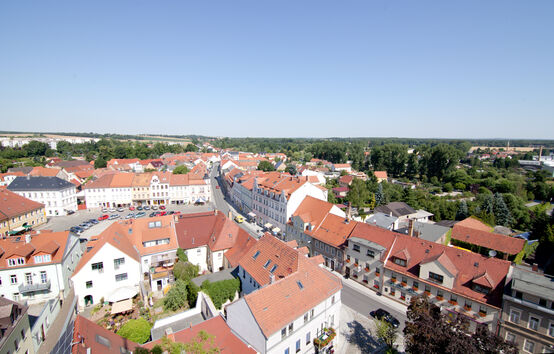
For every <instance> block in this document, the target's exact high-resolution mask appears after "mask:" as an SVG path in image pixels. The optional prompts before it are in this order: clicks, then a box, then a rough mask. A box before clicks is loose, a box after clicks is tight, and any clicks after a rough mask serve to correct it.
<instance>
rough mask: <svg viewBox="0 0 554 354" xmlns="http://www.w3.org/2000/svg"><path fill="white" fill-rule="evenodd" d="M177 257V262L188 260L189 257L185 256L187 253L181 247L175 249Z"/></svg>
mask: <svg viewBox="0 0 554 354" xmlns="http://www.w3.org/2000/svg"><path fill="white" fill-rule="evenodd" d="M177 258H179V262H188V261H189V258H188V257H187V253H186V252H185V250H183V249H182V248H178V249H177Z"/></svg>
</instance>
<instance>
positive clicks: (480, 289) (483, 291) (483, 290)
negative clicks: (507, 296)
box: [473, 284, 491, 294]
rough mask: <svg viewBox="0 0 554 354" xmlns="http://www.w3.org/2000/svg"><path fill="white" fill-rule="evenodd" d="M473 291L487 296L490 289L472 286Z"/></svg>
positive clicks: (476, 285)
mask: <svg viewBox="0 0 554 354" xmlns="http://www.w3.org/2000/svg"><path fill="white" fill-rule="evenodd" d="M473 290H475V291H477V292H478V293H481V294H488V293H489V292H490V290H491V289H489V288H486V287H484V286H481V285H479V284H473Z"/></svg>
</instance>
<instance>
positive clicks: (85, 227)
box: [79, 222, 90, 230]
mask: <svg viewBox="0 0 554 354" xmlns="http://www.w3.org/2000/svg"><path fill="white" fill-rule="evenodd" d="M79 226H80V227H82V228H83V229H85V230H87V229H90V224H89V223H86V222H83V223H80V224H79Z"/></svg>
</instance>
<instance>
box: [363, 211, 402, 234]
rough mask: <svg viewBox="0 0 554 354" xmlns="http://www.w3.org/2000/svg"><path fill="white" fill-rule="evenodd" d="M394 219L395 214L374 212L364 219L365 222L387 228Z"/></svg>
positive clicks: (395, 218)
mask: <svg viewBox="0 0 554 354" xmlns="http://www.w3.org/2000/svg"><path fill="white" fill-rule="evenodd" d="M396 220H398V218H397V217H396V216H390V215H389V214H384V213H375V214H373V215H371V216H370V217H369V218H368V219H367V220H366V223H368V224H370V225H376V226H379V227H380V228H383V229H387V230H388V229H390V227H391V226H392V224H394V223H395V222H396Z"/></svg>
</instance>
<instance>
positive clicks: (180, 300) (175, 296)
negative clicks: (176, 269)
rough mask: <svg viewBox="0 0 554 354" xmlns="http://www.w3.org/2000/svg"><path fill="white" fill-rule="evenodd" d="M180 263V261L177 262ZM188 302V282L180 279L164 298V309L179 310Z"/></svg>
mask: <svg viewBox="0 0 554 354" xmlns="http://www.w3.org/2000/svg"><path fill="white" fill-rule="evenodd" d="M177 264H178V263H177ZM186 304H187V283H186V282H185V281H184V280H181V279H178V280H177V281H176V282H175V283H174V284H173V285H172V286H171V288H170V289H169V291H168V292H167V294H166V295H165V297H164V299H163V306H164V310H166V311H168V310H169V311H177V310H179V309H181V308H183V307H184V306H185V305H186Z"/></svg>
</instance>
